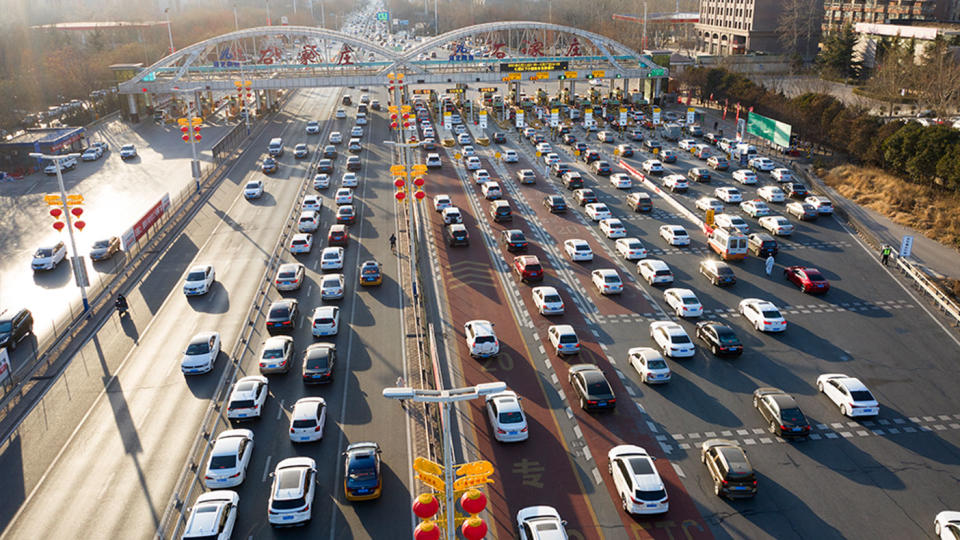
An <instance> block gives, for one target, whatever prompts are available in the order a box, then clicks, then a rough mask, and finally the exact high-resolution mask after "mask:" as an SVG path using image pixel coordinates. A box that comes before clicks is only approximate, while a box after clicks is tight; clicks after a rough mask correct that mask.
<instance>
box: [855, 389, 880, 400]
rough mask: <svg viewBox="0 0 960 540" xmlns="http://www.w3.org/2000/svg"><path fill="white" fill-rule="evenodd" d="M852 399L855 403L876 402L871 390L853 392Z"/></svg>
mask: <svg viewBox="0 0 960 540" xmlns="http://www.w3.org/2000/svg"><path fill="white" fill-rule="evenodd" d="M850 397H852V398H853V400H854V401H874V399H873V394H871V393H870V391H869V390H853V391H851V392H850Z"/></svg>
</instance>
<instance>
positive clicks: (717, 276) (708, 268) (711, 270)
mask: <svg viewBox="0 0 960 540" xmlns="http://www.w3.org/2000/svg"><path fill="white" fill-rule="evenodd" d="M700 273H701V274H703V275H704V276H706V277H707V279H709V280H710V283H713V284H714V285H716V286H718V287H722V286H724V285H733V284H735V283H736V282H737V276H736V274H734V273H733V268H731V267H730V265H729V264H727V263H725V262H723V261H718V260H716V259H704V260H702V261H700Z"/></svg>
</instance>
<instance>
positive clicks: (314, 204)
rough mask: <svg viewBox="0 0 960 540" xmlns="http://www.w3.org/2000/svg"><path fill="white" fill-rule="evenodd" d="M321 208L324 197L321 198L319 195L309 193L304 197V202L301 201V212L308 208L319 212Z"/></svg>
mask: <svg viewBox="0 0 960 540" xmlns="http://www.w3.org/2000/svg"><path fill="white" fill-rule="evenodd" d="M321 208H323V199H321V198H320V196H319V195H307V196H306V197H304V198H303V202H302V203H300V211H301V212H306V211H308V210H312V211H314V212H319V211H320V209H321Z"/></svg>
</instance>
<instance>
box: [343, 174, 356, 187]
mask: <svg viewBox="0 0 960 540" xmlns="http://www.w3.org/2000/svg"><path fill="white" fill-rule="evenodd" d="M358 185H360V179H359V178H358V177H357V174H356V173H352V172H348V173H344V174H343V176H342V177H341V178H340V186H341V187H347V188H354V187H357V186H358Z"/></svg>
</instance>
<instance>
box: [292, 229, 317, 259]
mask: <svg viewBox="0 0 960 540" xmlns="http://www.w3.org/2000/svg"><path fill="white" fill-rule="evenodd" d="M311 249H313V235H312V234H310V233H297V234H295V235H293V239H292V240H291V241H290V253H293V254H298V253H310V250H311Z"/></svg>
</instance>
